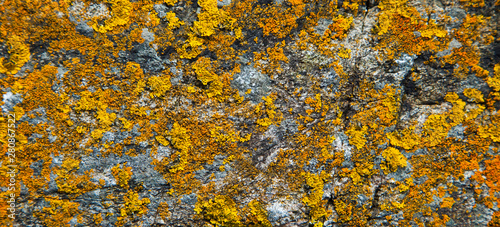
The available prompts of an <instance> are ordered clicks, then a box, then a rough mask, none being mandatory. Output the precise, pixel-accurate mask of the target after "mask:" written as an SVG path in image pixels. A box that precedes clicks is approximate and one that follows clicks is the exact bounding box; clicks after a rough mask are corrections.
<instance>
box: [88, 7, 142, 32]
mask: <svg viewBox="0 0 500 227" xmlns="http://www.w3.org/2000/svg"><path fill="white" fill-rule="evenodd" d="M106 3H108V4H110V5H111V15H112V16H111V18H109V19H107V20H106V21H104V24H103V25H101V24H99V23H98V22H97V21H93V24H92V28H93V29H94V30H95V31H97V32H99V33H106V32H109V31H112V30H113V29H115V28H116V27H119V26H125V25H127V24H128V22H129V15H130V12H131V11H132V3H131V2H130V1H128V0H106Z"/></svg>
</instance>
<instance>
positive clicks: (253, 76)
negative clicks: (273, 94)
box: [231, 64, 271, 103]
mask: <svg viewBox="0 0 500 227" xmlns="http://www.w3.org/2000/svg"><path fill="white" fill-rule="evenodd" d="M270 86H271V80H270V79H269V77H268V76H267V75H264V74H262V73H261V72H260V71H259V70H257V69H256V68H254V67H253V64H252V65H245V66H243V67H242V69H241V72H240V73H237V74H235V75H234V77H233V80H232V81H231V87H233V88H235V89H238V91H239V93H240V95H241V96H243V97H245V98H247V99H250V100H251V101H252V102H254V103H259V102H261V101H262V97H264V96H267V95H268V93H269V91H270ZM248 89H251V92H250V93H249V94H246V92H247V90H248Z"/></svg>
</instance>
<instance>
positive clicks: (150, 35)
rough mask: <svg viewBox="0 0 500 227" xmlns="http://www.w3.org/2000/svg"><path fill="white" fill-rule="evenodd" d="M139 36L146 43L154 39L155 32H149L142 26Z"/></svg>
mask: <svg viewBox="0 0 500 227" xmlns="http://www.w3.org/2000/svg"><path fill="white" fill-rule="evenodd" d="M141 37H142V38H143V39H144V40H145V42H146V43H148V44H149V43H151V42H153V41H154V40H155V34H154V33H152V32H150V31H149V30H148V28H143V29H142V33H141Z"/></svg>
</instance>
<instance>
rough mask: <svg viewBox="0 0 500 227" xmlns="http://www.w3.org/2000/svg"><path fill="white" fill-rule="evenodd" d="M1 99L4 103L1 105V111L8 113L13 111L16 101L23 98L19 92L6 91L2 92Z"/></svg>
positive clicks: (20, 100)
mask: <svg viewBox="0 0 500 227" xmlns="http://www.w3.org/2000/svg"><path fill="white" fill-rule="evenodd" d="M2 101H3V102H4V104H3V105H2V111H3V112H4V113H8V112H12V111H14V106H15V105H16V104H18V103H21V102H22V101H23V98H22V96H21V94H14V93H12V92H10V91H8V92H6V93H5V94H3V100H2Z"/></svg>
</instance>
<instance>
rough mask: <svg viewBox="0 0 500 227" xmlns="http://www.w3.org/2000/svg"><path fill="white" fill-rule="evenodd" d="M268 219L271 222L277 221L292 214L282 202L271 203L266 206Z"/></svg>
mask: <svg viewBox="0 0 500 227" xmlns="http://www.w3.org/2000/svg"><path fill="white" fill-rule="evenodd" d="M266 210H267V216H268V220H269V221H271V222H276V221H278V220H280V219H282V218H286V217H288V216H290V214H288V210H287V209H286V208H285V207H284V206H283V204H282V203H281V202H274V203H271V204H270V205H269V206H267V207H266Z"/></svg>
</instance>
